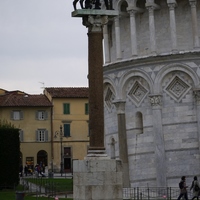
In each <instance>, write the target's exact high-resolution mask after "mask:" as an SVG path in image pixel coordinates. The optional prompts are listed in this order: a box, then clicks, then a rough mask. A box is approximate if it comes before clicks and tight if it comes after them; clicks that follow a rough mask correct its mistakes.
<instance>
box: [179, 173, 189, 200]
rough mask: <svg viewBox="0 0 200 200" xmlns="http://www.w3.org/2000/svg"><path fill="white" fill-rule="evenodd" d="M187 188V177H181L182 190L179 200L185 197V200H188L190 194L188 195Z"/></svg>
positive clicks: (180, 186)
mask: <svg viewBox="0 0 200 200" xmlns="http://www.w3.org/2000/svg"><path fill="white" fill-rule="evenodd" d="M187 187H188V186H186V182H185V176H182V177H181V182H180V183H179V188H180V194H179V196H178V199H177V200H180V199H181V197H183V196H184V197H185V200H188V194H187Z"/></svg>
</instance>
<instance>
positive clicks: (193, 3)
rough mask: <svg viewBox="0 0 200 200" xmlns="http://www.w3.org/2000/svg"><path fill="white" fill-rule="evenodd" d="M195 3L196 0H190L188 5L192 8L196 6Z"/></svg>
mask: <svg viewBox="0 0 200 200" xmlns="http://www.w3.org/2000/svg"><path fill="white" fill-rule="evenodd" d="M196 5H197V2H196V0H190V6H191V7H192V8H196Z"/></svg>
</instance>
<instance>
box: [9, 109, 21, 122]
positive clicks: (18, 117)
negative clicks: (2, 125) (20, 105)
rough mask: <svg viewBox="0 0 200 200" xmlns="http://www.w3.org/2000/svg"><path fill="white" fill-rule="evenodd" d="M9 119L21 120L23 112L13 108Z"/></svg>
mask: <svg viewBox="0 0 200 200" xmlns="http://www.w3.org/2000/svg"><path fill="white" fill-rule="evenodd" d="M11 119H12V120H21V119H23V112H22V111H20V110H14V111H12V112H11Z"/></svg>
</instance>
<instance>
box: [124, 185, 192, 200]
mask: <svg viewBox="0 0 200 200" xmlns="http://www.w3.org/2000/svg"><path fill="white" fill-rule="evenodd" d="M179 194H180V189H179V188H178V187H135V188H123V199H127V200H132V199H133V200H174V199H177V198H178V196H179ZM188 196H189V197H190V196H191V192H190V191H188Z"/></svg>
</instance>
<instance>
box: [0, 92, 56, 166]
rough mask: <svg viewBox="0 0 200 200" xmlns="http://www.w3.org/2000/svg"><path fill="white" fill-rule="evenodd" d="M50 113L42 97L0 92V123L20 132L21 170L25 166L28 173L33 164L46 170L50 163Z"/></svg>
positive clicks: (49, 108) (50, 108)
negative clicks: (5, 123) (2, 121)
mask: <svg viewBox="0 0 200 200" xmlns="http://www.w3.org/2000/svg"><path fill="white" fill-rule="evenodd" d="M51 110H52V104H51V102H50V101H49V100H48V99H47V97H46V96H44V95H29V94H27V93H24V92H21V91H11V92H9V91H6V90H2V89H1V90H0V119H1V120H6V121H7V122H10V123H11V124H13V125H14V126H15V127H16V128H19V130H20V131H19V132H20V134H19V136H20V150H21V158H20V159H21V164H22V165H23V166H24V165H25V164H27V165H28V167H29V168H31V169H34V166H35V165H36V164H44V165H45V166H48V164H49V161H50V160H51V133H52V130H51ZM8 159H9V158H8ZM10 159H12V158H10Z"/></svg>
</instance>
